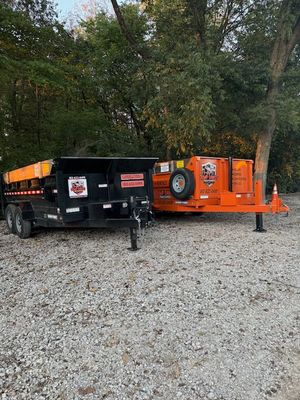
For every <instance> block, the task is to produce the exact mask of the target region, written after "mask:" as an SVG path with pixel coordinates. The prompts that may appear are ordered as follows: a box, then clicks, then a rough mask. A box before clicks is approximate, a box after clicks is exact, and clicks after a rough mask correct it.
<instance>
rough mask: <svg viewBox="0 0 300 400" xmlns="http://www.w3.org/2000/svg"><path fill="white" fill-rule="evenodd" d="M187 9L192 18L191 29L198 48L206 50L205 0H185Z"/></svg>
mask: <svg viewBox="0 0 300 400" xmlns="http://www.w3.org/2000/svg"><path fill="white" fill-rule="evenodd" d="M187 4H188V9H189V12H190V14H191V17H192V24H193V28H194V30H195V32H196V39H197V42H198V44H199V46H201V47H203V48H204V49H205V48H206V13H207V0H187Z"/></svg>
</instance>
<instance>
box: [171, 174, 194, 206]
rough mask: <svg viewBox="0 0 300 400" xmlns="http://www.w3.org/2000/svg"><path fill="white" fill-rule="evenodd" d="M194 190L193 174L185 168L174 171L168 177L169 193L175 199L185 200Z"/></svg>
mask: <svg viewBox="0 0 300 400" xmlns="http://www.w3.org/2000/svg"><path fill="white" fill-rule="evenodd" d="M194 190H195V178H194V175H193V173H192V172H191V171H190V170H189V169H186V168H180V169H176V170H175V171H174V172H173V173H172V175H171V176H170V192H171V193H172V195H173V196H174V197H175V198H176V199H180V200H183V199H187V198H189V197H190V195H191V194H193V193H194Z"/></svg>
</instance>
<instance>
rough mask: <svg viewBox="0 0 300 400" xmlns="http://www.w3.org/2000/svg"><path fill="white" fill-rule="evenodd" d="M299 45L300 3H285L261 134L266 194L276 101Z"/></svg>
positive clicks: (260, 173) (260, 174)
mask: <svg viewBox="0 0 300 400" xmlns="http://www.w3.org/2000/svg"><path fill="white" fill-rule="evenodd" d="M299 42H300V3H299V1H297V0H283V1H282V4H281V8H280V14H279V21H278V28H277V33H276V38H275V41H274V45H273V50H272V53H271V58H270V78H269V83H268V88H267V92H266V112H267V115H268V119H267V121H266V125H265V127H264V129H262V130H261V132H260V134H259V136H258V140H257V149H256V158H255V180H262V182H263V193H265V190H266V182H267V170H268V161H269V155H270V149H271V143H272V138H273V134H274V131H275V128H276V101H277V99H278V95H279V91H280V85H281V79H282V75H283V73H284V71H285V69H286V67H287V64H288V60H289V58H290V55H291V53H292V51H293V50H294V48H295V46H296V44H298V43H299Z"/></svg>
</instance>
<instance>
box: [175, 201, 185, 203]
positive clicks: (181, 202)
mask: <svg viewBox="0 0 300 400" xmlns="http://www.w3.org/2000/svg"><path fill="white" fill-rule="evenodd" d="M175 204H188V202H187V201H175Z"/></svg>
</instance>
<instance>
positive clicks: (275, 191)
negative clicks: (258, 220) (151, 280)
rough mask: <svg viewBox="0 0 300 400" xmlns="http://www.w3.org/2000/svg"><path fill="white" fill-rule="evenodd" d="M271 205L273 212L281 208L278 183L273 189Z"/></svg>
mask: <svg viewBox="0 0 300 400" xmlns="http://www.w3.org/2000/svg"><path fill="white" fill-rule="evenodd" d="M271 203H272V209H273V211H275V210H276V209H277V207H278V206H279V197H278V189H277V185H276V183H275V185H274V187H273V192H272V200H271Z"/></svg>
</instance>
